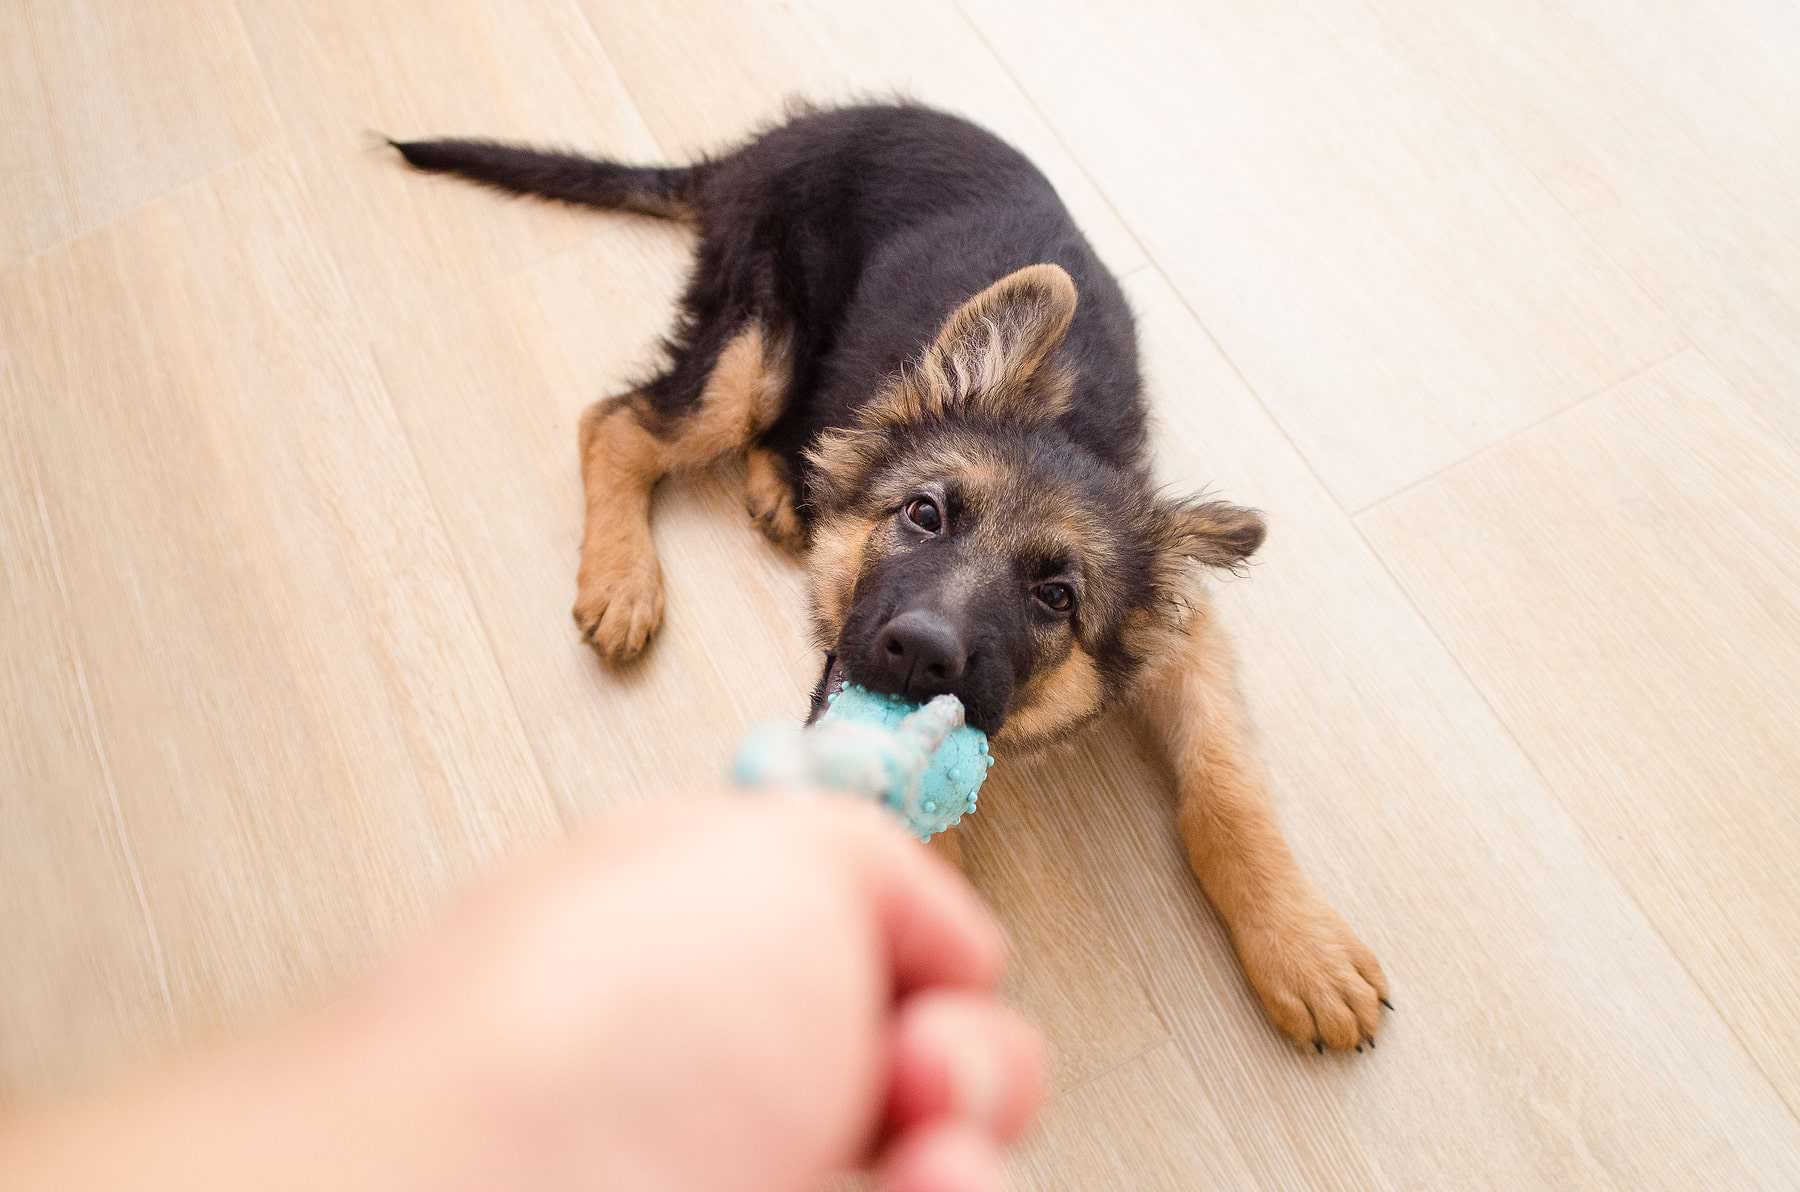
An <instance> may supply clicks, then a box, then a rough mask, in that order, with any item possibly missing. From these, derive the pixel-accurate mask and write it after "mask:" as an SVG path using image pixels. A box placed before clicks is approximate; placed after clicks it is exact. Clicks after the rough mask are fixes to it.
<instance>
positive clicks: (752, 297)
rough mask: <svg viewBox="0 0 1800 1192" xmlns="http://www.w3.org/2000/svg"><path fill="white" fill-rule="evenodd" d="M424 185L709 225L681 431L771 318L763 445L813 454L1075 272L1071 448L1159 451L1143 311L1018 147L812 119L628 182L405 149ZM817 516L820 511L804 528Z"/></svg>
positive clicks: (654, 386) (480, 146)
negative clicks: (960, 336)
mask: <svg viewBox="0 0 1800 1192" xmlns="http://www.w3.org/2000/svg"><path fill="white" fill-rule="evenodd" d="M392 143H393V144H394V147H395V148H396V149H398V150H399V151H400V153H401V154H402V155H403V156H404V157H405V158H406V160H407V162H408V163H409V164H411V165H413V166H415V167H417V168H419V169H422V170H429V171H434V172H442V173H452V174H456V175H459V176H461V177H464V178H468V179H470V180H472V181H476V182H480V183H482V184H484V185H487V186H490V187H493V188H494V189H496V190H500V191H503V192H506V193H510V194H520V195H538V196H542V197H545V198H551V199H557V200H560V201H563V202H568V203H577V204H581V205H584V206H590V207H600V208H611V209H616V210H627V211H650V212H652V213H655V214H664V213H667V212H668V211H669V210H670V209H671V208H672V207H674V206H676V205H689V204H691V205H692V206H693V207H694V208H696V209H697V210H698V212H699V213H700V234H701V242H700V247H699V253H698V259H697V261H696V264H695V268H694V271H693V274H692V276H691V278H690V281H689V285H688V288H687V291H686V293H685V294H684V295H683V296H682V303H681V306H682V310H681V318H680V325H679V326H678V327H677V329H676V332H675V334H674V335H673V336H671V343H670V360H671V367H670V368H669V370H668V371H667V372H666V373H665V374H663V375H662V376H659V377H656V378H653V379H652V380H651V381H650V383H649V384H648V385H647V386H646V387H645V388H646V389H647V390H648V391H649V393H650V395H651V397H652V400H653V402H654V403H655V404H656V407H657V409H658V410H659V411H660V412H662V413H663V414H665V415H666V416H670V417H678V416H679V415H680V414H681V413H682V412H683V410H684V409H685V408H686V407H687V406H689V405H690V404H691V403H693V402H694V401H696V400H697V399H698V397H699V394H700V390H701V388H702V387H703V386H704V384H705V381H706V378H707V376H708V375H710V373H711V370H712V365H713V363H714V361H715V360H716V359H717V356H718V352H719V350H720V348H722V347H723V346H724V344H725V343H726V342H727V340H729V338H730V335H731V332H732V331H734V330H736V329H737V328H738V327H740V326H741V325H742V324H743V323H744V321H745V320H747V319H749V318H752V317H755V318H760V319H762V320H764V321H765V322H766V323H767V324H769V325H770V326H772V327H774V328H777V329H779V330H780V331H781V332H782V333H783V334H785V335H786V336H787V337H789V345H790V348H789V350H790V352H791V354H792V357H793V359H794V361H795V365H796V370H795V377H794V384H793V388H792V390H791V393H790V397H789V401H788V407H787V414H786V415H785V416H784V417H783V418H782V419H781V421H780V422H778V423H777V424H776V425H775V426H774V427H772V428H771V429H770V430H769V431H768V433H767V434H766V435H765V436H764V441H765V442H766V443H767V444H768V445H769V446H771V447H773V448H775V449H776V450H777V451H778V452H780V453H781V454H782V456H783V457H784V458H785V459H786V461H787V463H788V465H789V467H790V469H791V474H793V475H796V476H800V477H802V478H803V486H804V477H805V476H806V475H807V468H806V465H805V461H804V459H802V457H801V453H802V452H803V451H804V450H805V449H806V448H807V447H808V446H810V445H811V443H812V441H813V439H814V438H815V437H816V436H817V435H818V434H819V432H820V431H822V430H824V429H827V428H829V427H833V426H841V425H844V424H845V423H846V422H847V421H849V419H850V417H851V415H852V414H853V412H854V411H855V410H856V409H857V408H858V407H860V406H861V405H862V404H863V403H864V402H866V401H867V400H868V399H869V398H870V397H871V396H872V395H873V394H874V393H875V392H876V390H877V389H878V388H879V386H880V382H881V381H882V379H883V378H885V377H887V376H889V375H891V374H892V373H893V372H894V370H895V369H897V368H898V367H899V366H900V365H901V364H902V363H904V362H906V361H907V360H909V359H911V358H913V357H915V356H916V355H917V354H918V351H919V349H920V347H921V346H922V344H924V343H925V342H927V341H928V340H929V339H930V338H931V336H932V334H933V333H934V332H935V331H936V330H937V328H938V327H939V326H940V325H941V324H942V323H943V321H944V319H945V317H946V316H948V315H949V313H950V312H951V311H952V310H954V309H955V308H956V307H957V306H958V305H960V304H961V303H962V302H963V301H964V300H965V299H967V298H968V297H970V296H971V295H973V294H975V293H976V292H977V291H979V290H981V289H982V288H983V287H985V286H986V285H988V284H989V283H990V282H992V281H994V280H996V279H998V278H1000V277H1002V276H1004V275H1005V274H1008V273H1010V272H1012V271H1013V270H1015V269H1019V268H1022V267H1024V266H1026V265H1032V264H1036V263H1038V262H1043V261H1050V262H1054V263H1055V264H1058V265H1061V266H1062V267H1063V268H1064V269H1066V270H1067V271H1068V272H1069V275H1070V276H1071V277H1072V278H1073V279H1074V280H1075V285H1076V288H1077V290H1078V291H1079V292H1080V294H1081V305H1080V307H1079V308H1078V310H1077V312H1076V316H1075V324H1074V326H1073V327H1071V328H1070V331H1069V336H1068V339H1067V341H1066V342H1065V344H1064V346H1063V349H1062V351H1061V353H1060V356H1061V357H1062V358H1063V359H1065V360H1066V361H1067V362H1068V363H1069V364H1070V365H1072V366H1073V368H1074V370H1075V372H1076V374H1077V376H1078V378H1079V382H1078V390H1077V396H1076V400H1075V402H1074V404H1073V407H1072V409H1071V411H1070V413H1069V416H1068V418H1067V419H1066V424H1067V425H1066V429H1067V430H1068V432H1069V433H1070V435H1071V437H1072V438H1073V439H1074V440H1075V441H1077V442H1080V443H1082V444H1084V445H1085V446H1086V447H1087V448H1088V449H1089V450H1091V451H1093V452H1095V453H1096V454H1097V455H1099V456H1100V457H1101V458H1102V459H1105V460H1106V461H1107V462H1110V463H1114V464H1119V465H1126V466H1135V465H1136V464H1137V463H1138V462H1139V461H1140V457H1141V455H1142V452H1143V449H1144V441H1145V432H1144V410H1143V404H1142V399H1141V397H1140V392H1139V380H1138V370H1137V343H1136V340H1135V336H1134V332H1133V327H1132V321H1131V313H1130V310H1129V308H1128V307H1127V306H1126V304H1125V299H1124V296H1123V295H1122V294H1121V293H1120V291H1119V287H1118V283H1117V282H1116V281H1114V280H1113V277H1112V274H1111V273H1109V272H1108V271H1107V269H1106V267H1105V266H1104V265H1102V264H1101V263H1100V259H1099V257H1098V256H1097V255H1096V254H1095V253H1094V250H1093V248H1092V246H1090V245H1089V244H1088V242H1087V238H1086V237H1085V236H1083V235H1082V234H1081V231H1080V229H1078V228H1077V227H1076V226H1075V223H1074V221H1073V220H1072V219H1071V218H1070V217H1069V213H1068V211H1067V210H1065V209H1064V207H1063V205H1062V200H1061V199H1059V198H1058V197H1057V194H1056V190H1055V189H1054V188H1053V187H1052V186H1051V185H1050V182H1049V180H1048V179H1046V178H1045V177H1044V176H1043V174H1041V173H1040V172H1039V171H1038V169H1037V167H1036V166H1034V165H1032V164H1031V162H1030V161H1029V160H1028V159H1027V158H1026V157H1025V156H1024V155H1023V154H1021V153H1020V152H1019V151H1018V150H1016V149H1014V148H1013V147H1012V146H1010V145H1008V144H1007V143H1006V142H1004V141H1002V140H1000V138H998V137H996V136H994V135H993V134H992V133H990V132H988V131H987V130H985V129H983V128H980V127H978V126H976V125H974V124H971V123H969V122H968V121H966V120H963V119H961V118H960V117H957V116H952V115H949V114H948V113H945V112H940V111H936V110H935V109H932V108H927V107H922V106H918V105H914V104H868V105H863V106H857V107H846V108H833V109H828V110H824V111H814V110H806V109H800V110H798V114H797V116H796V117H795V118H794V119H792V120H790V121H788V122H787V123H784V124H781V125H779V126H777V127H775V128H773V129H771V130H769V131H767V132H765V133H763V134H761V135H760V136H758V137H755V138H754V139H752V140H751V141H750V142H749V143H748V144H746V145H745V146H743V147H742V148H741V149H739V150H737V151H736V152H734V153H730V154H726V155H724V156H721V157H718V158H714V159H710V160H706V161H702V162H699V163H697V164H695V165H693V166H688V167H643V166H628V165H622V164H619V163H616V162H609V161H599V160H591V159H588V158H583V157H578V156H575V155H573V154H568V153H557V152H547V151H543V150H538V149H532V148H528V147H525V146H517V145H503V144H499V143H496V142H493V141H474V140H442V141H412V142H392ZM811 508H812V505H811V502H810V501H804V502H803V503H802V507H801V514H802V516H803V517H804V516H807V515H808V513H809V512H810V510H811Z"/></svg>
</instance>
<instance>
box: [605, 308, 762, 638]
mask: <svg viewBox="0 0 1800 1192" xmlns="http://www.w3.org/2000/svg"><path fill="white" fill-rule="evenodd" d="M785 375H786V374H785V361H784V359H783V357H782V353H781V351H780V348H779V344H778V343H777V342H776V341H775V337H774V336H773V335H772V334H771V333H770V331H769V329H768V328H767V327H765V326H764V325H763V324H761V323H759V322H755V321H749V322H744V323H741V324H739V325H736V326H732V327H702V328H701V329H700V330H699V332H698V333H697V334H696V335H695V337H694V342H693V344H692V345H690V346H688V347H686V348H684V349H682V350H680V351H679V352H678V353H677V357H676V360H675V364H674V367H672V368H671V369H670V370H669V371H668V372H667V373H665V374H663V375H662V376H660V377H657V378H656V379H655V380H653V381H651V382H650V383H649V384H647V385H645V386H643V387H642V388H640V389H637V390H635V391H633V392H631V393H626V394H622V395H621V396H618V397H613V398H608V399H607V400H605V401H600V402H596V403H595V404H594V405H592V406H590V407H589V408H588V410H587V413H585V414H584V415H582V419H581V483H582V488H583V490H584V491H585V493H586V496H587V527H586V530H585V532H584V533H583V535H582V540H581V567H580V570H579V571H578V573H577V575H576V592H575V607H574V609H573V613H574V617H575V624H576V625H577V627H579V628H580V630H581V635H582V637H583V638H584V639H586V640H587V641H588V642H589V643H590V644H591V645H593V647H594V648H595V649H596V650H598V651H599V652H600V653H601V655H603V656H604V657H605V658H607V659H608V660H609V661H612V662H623V661H625V660H627V659H629V658H632V657H634V656H636V655H637V654H638V652H639V651H641V650H642V649H643V648H644V646H645V644H646V643H647V642H648V641H649V640H650V635H651V634H652V633H654V632H655V631H656V627H657V625H658V624H659V623H660V622H661V620H662V611H663V588H662V569H661V567H660V566H658V564H657V561H656V547H655V545H654V544H653V542H652V541H651V538H650V495H651V492H652V491H653V490H654V489H655V488H656V484H657V482H658V481H660V480H661V479H662V478H663V477H664V476H666V475H668V474H669V473H670V472H675V471H680V470H684V469H690V468H698V467H702V466H704V465H706V464H710V463H712V462H713V461H715V460H717V459H718V458H719V457H721V456H723V455H726V454H727V453H729V452H732V451H741V450H743V449H744V448H745V447H746V446H747V445H748V444H749V443H750V442H751V441H752V440H754V439H755V438H756V436H757V435H759V434H761V433H762V432H763V431H764V430H766V429H767V428H768V427H769V425H770V424H771V423H772V422H774V420H775V418H776V416H777V415H778V414H779V413H780V411H781V405H782V403H783V401H784V400H785V397H786V380H785Z"/></svg>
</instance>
